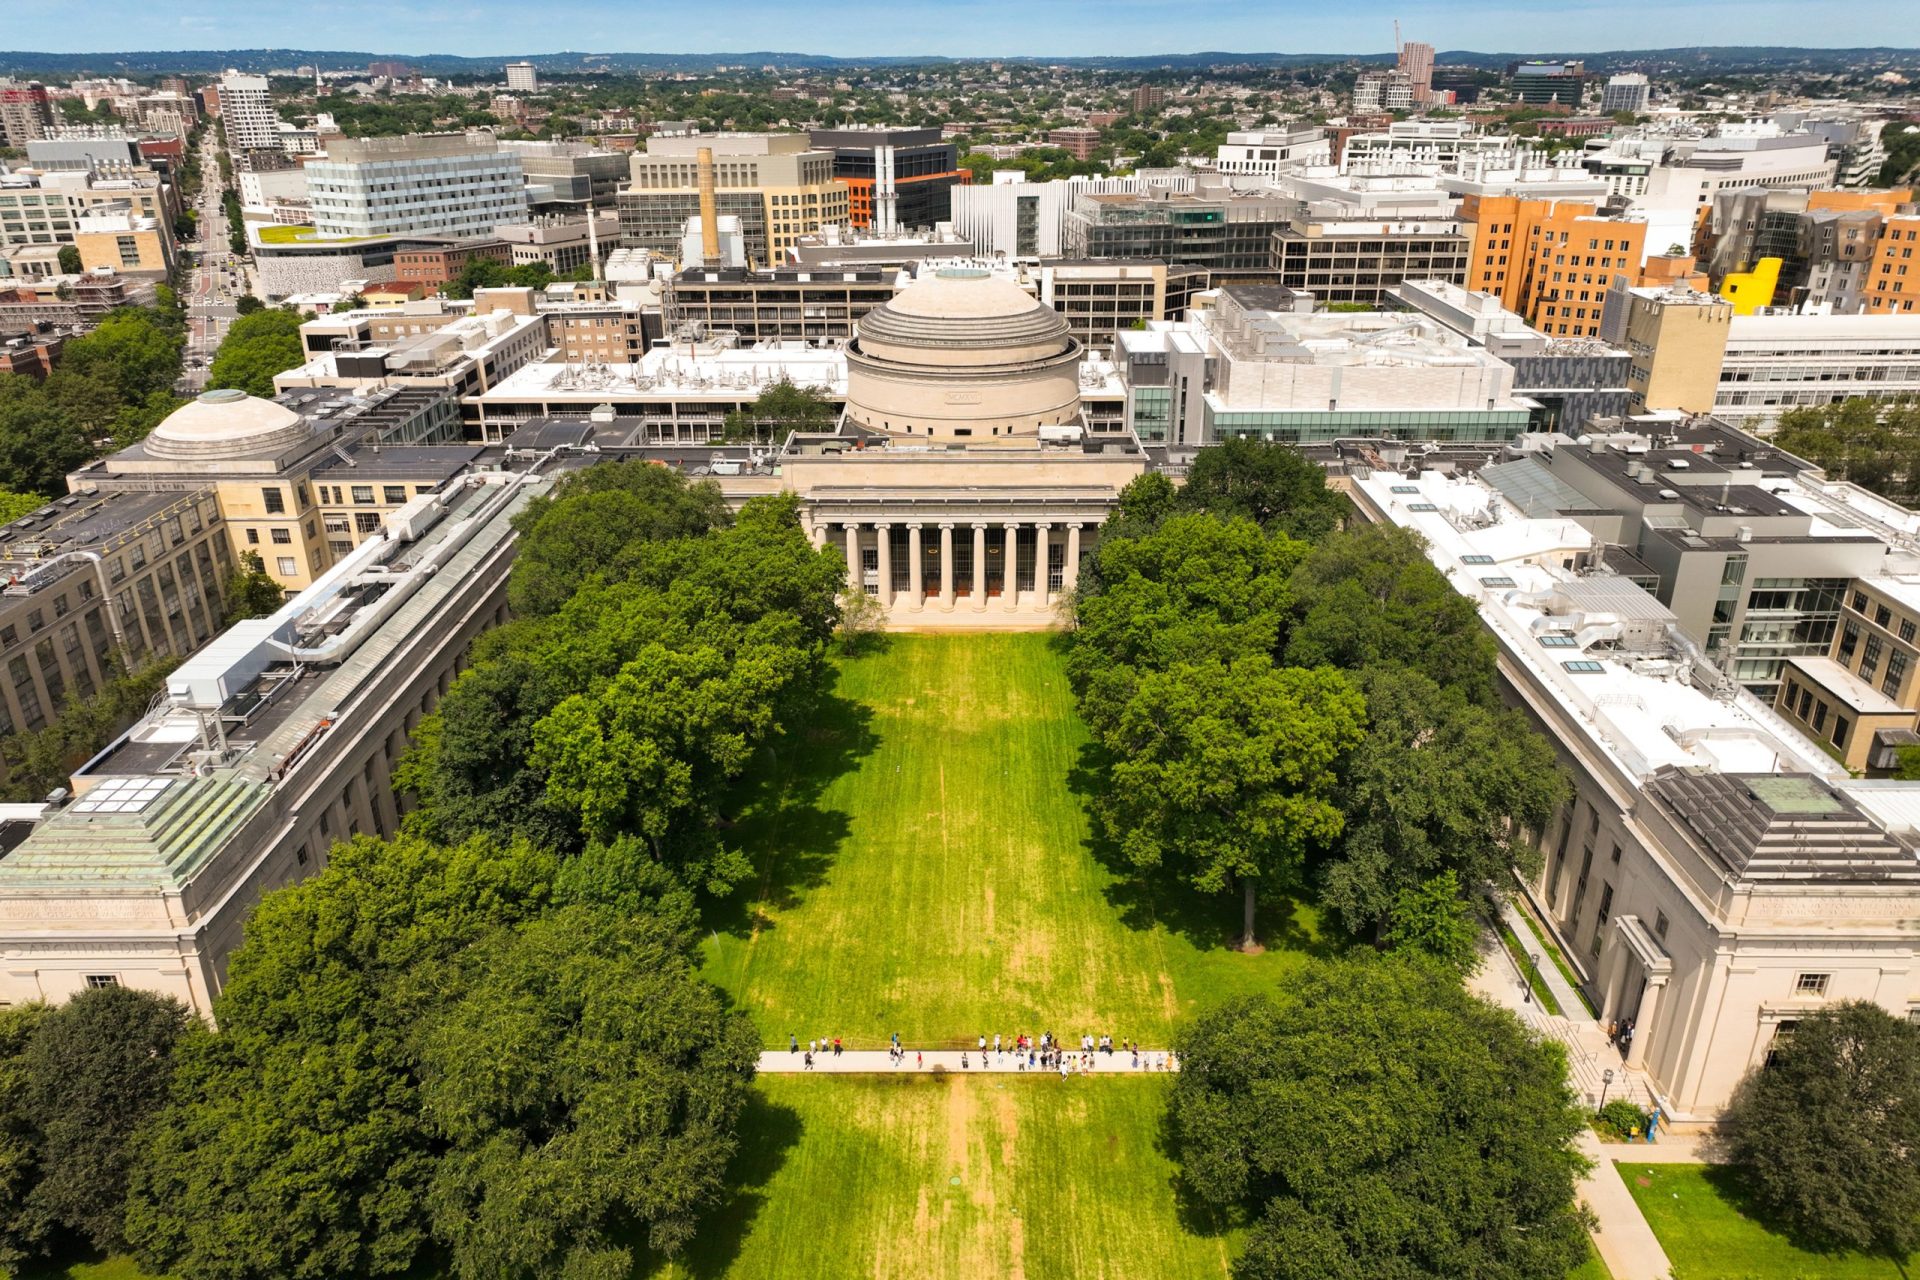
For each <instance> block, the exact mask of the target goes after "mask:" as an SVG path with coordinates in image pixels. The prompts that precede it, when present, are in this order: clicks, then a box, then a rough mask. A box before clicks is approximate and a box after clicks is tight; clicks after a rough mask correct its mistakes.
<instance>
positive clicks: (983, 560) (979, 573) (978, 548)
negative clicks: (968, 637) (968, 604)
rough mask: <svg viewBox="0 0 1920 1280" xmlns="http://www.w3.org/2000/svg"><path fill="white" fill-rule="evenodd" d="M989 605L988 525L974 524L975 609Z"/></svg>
mask: <svg viewBox="0 0 1920 1280" xmlns="http://www.w3.org/2000/svg"><path fill="white" fill-rule="evenodd" d="M986 607H987V526H985V525H984V524H976V525H975V526H973V611H974V612H975V613H979V612H980V611H981V610H982V609H984V608H986Z"/></svg>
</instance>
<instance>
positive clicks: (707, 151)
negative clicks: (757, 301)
mask: <svg viewBox="0 0 1920 1280" xmlns="http://www.w3.org/2000/svg"><path fill="white" fill-rule="evenodd" d="M695 155H696V158H697V160H698V162H699V165H700V253H701V255H702V256H703V257H704V258H705V259H706V261H705V262H703V263H702V264H701V265H702V266H708V267H717V266H719V265H720V202H719V200H717V199H715V197H714V194H713V148H712V147H701V148H700V150H699V151H698V152H696V153H695Z"/></svg>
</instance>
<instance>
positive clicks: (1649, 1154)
mask: <svg viewBox="0 0 1920 1280" xmlns="http://www.w3.org/2000/svg"><path fill="white" fill-rule="evenodd" d="M1600 1150H1602V1151H1604V1152H1605V1153H1606V1155H1607V1159H1609V1160H1617V1161H1619V1162H1620V1163H1621V1164H1721V1163H1724V1161H1725V1157H1723V1156H1722V1155H1721V1154H1720V1152H1719V1150H1718V1148H1717V1147H1715V1145H1714V1139H1713V1135H1711V1134H1704V1133H1662V1134H1661V1135H1660V1139H1659V1141H1657V1142H1651V1143H1648V1142H1603V1143H1601V1144H1600Z"/></svg>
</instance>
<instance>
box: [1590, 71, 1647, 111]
mask: <svg viewBox="0 0 1920 1280" xmlns="http://www.w3.org/2000/svg"><path fill="white" fill-rule="evenodd" d="M1651 92H1652V86H1651V85H1649V84H1648V83H1647V78H1646V77H1645V76H1643V75H1641V74H1639V73H1638V72H1634V71H1628V72H1623V73H1622V74H1620V75H1617V76H1609V77H1608V78H1607V87H1606V88H1605V89H1603V90H1601V92H1600V113H1601V114H1602V115H1609V116H1610V115H1612V114H1613V113H1614V112H1616V111H1631V112H1634V113H1635V114H1636V115H1637V114H1639V113H1640V112H1642V111H1645V110H1646V109H1647V101H1648V98H1649V97H1650V95H1651Z"/></svg>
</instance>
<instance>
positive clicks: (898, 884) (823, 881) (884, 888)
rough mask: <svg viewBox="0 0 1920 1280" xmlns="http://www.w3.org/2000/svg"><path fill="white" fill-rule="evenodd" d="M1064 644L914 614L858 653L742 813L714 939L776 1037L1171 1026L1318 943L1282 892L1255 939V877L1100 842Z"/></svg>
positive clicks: (746, 1001)
mask: <svg viewBox="0 0 1920 1280" xmlns="http://www.w3.org/2000/svg"><path fill="white" fill-rule="evenodd" d="M1057 644H1058V641H1057V640H1056V639H1055V638H1053V637H1050V636H1045V635H980V636H952V637H947V636H894V637H889V638H888V640H887V642H886V644H885V646H884V649H883V651H881V652H878V653H874V654H871V655H868V656H863V657H859V658H854V659H849V660H846V661H845V662H843V663H842V664H841V668H840V673H839V679H838V681H837V684H836V687H835V691H834V697H833V698H832V700H830V701H829V703H828V704H827V706H826V707H825V709H824V710H823V711H822V713H821V714H820V716H819V717H818V719H817V721H816V723H814V724H813V725H811V726H810V727H809V728H808V730H807V731H806V732H805V733H804V734H803V735H802V736H803V737H804V739H805V742H804V745H803V747H802V748H801V749H798V750H795V749H792V748H789V750H788V754H787V756H786V757H785V758H784V759H782V760H781V761H780V762H779V763H778V765H777V767H776V768H775V769H774V770H773V771H772V777H771V778H770V779H769V781H768V782H767V784H765V786H764V787H763V789H762V791H761V793H760V794H759V795H758V796H757V797H756V799H755V800H754V802H753V804H752V806H751V807H750V808H749V809H748V810H747V812H746V813H745V814H743V816H742V818H741V821H740V823H739V825H738V827H737V828H736V829H735V831H734V832H733V833H731V834H732V837H733V838H735V839H737V840H739V841H740V842H741V844H742V845H743V847H745V848H746V849H747V850H748V851H749V852H750V853H751V854H752V856H753V857H754V858H755V861H756V866H757V867H758V869H759V872H760V879H759V882H758V883H757V884H756V885H754V886H753V887H752V889H751V890H750V891H749V892H746V893H744V894H741V895H739V897H740V900H739V901H737V902H734V903H731V904H729V905H728V907H727V908H725V909H724V910H723V911H722V912H721V913H720V914H719V915H718V916H716V918H715V919H714V920H713V922H712V923H713V924H714V926H715V929H714V932H713V934H712V936H711V937H710V938H709V940H708V943H707V957H706V972H707V974H708V976H710V977H711V978H712V979H713V980H714V981H716V982H717V983H719V984H720V985H721V986H723V987H725V988H726V989H727V990H728V991H729V992H731V993H732V994H733V995H734V997H735V998H736V999H737V1000H738V1002H739V1003H740V1004H741V1006H742V1007H744V1008H746V1009H747V1010H749V1011H750V1012H751V1013H752V1014H753V1016H754V1018H755V1020H756V1021H757V1023H758V1025H759V1027H760V1032H761V1035H762V1036H763V1038H764V1039H765V1041H766V1042H767V1043H768V1044H769V1045H775V1044H777V1045H779V1046H782V1047H784V1046H785V1044H786V1042H787V1041H786V1038H787V1035H788V1033H789V1032H791V1033H792V1034H794V1035H797V1036H799V1037H800V1039H802V1040H806V1039H808V1038H809V1037H813V1036H827V1037H831V1036H841V1037H844V1038H845V1039H846V1040H847V1042H848V1043H849V1045H851V1046H857V1047H865V1048H875V1047H879V1046H881V1045H882V1044H884V1043H885V1041H886V1039H887V1036H888V1035H889V1034H890V1033H892V1032H894V1031H898V1032H899V1033H900V1034H901V1035H902V1037H903V1038H904V1039H905V1040H906V1042H907V1043H908V1044H909V1045H920V1046H933V1045H937V1044H942V1043H946V1044H954V1045H959V1044H971V1043H972V1042H973V1039H974V1037H976V1036H978V1035H980V1034H982V1033H984V1034H986V1035H987V1036H989V1037H991V1036H992V1035H993V1034H994V1033H995V1032H999V1033H1001V1034H1003V1035H1011V1034H1014V1033H1016V1032H1021V1031H1026V1032H1032V1033H1035V1034H1037V1033H1039V1032H1040V1031H1043V1030H1052V1031H1054V1032H1055V1033H1057V1034H1060V1035H1064V1036H1070V1037H1077V1036H1079V1035H1080V1034H1081V1033H1082V1032H1092V1033H1094V1034H1100V1033H1102V1032H1105V1033H1110V1034H1112V1035H1113V1036H1114V1037H1116V1038H1117V1039H1128V1038H1131V1039H1135V1040H1140V1041H1142V1042H1145V1043H1147V1044H1149V1045H1160V1044H1165V1043H1166V1042H1167V1039H1168V1037H1169V1036H1170V1034H1171V1032H1172V1030H1173V1028H1174V1026H1175V1025H1176V1024H1177V1023H1178V1022H1180V1021H1182V1020H1183V1019H1185V1018H1187V1017H1189V1016H1190V1015H1191V1014H1192V1013H1193V1012H1194V1011H1195V1010H1196V1009H1198V1008H1201V1007H1203V1006H1205V1005H1208V1004H1211V1003H1214V1002H1217V1001H1219V1000H1221V999H1222V998H1224V997H1226V996H1228V995H1231V994H1235V993H1239V992H1243V991H1251V990H1257V989H1262V988H1266V987H1269V986H1270V985H1271V984H1272V983H1273V981H1274V979H1275V978H1277V977H1278V976H1279V975H1280V974H1282V973H1283V972H1285V971H1286V970H1287V969H1288V968H1290V967H1292V966H1294V965H1297V964H1298V963H1300V958H1301V956H1302V955H1303V954H1304V953H1305V952H1307V951H1310V950H1312V949H1313V948H1314V947H1316V946H1317V945H1318V942H1317V938H1316V922H1315V920H1314V918H1313V915H1312V913H1311V911H1310V910H1309V909H1307V908H1304V907H1297V906H1290V905H1289V904H1288V903H1286V902H1275V903H1270V904H1265V905H1264V907H1263V912H1264V914H1263V923H1262V927H1261V930H1260V932H1261V937H1262V940H1263V942H1264V943H1265V944H1266V947H1267V951H1266V954H1264V955H1259V956H1247V955H1242V954H1240V953H1238V952H1236V951H1234V950H1232V949H1230V947H1229V945H1228V944H1229V942H1230V940H1231V939H1232V937H1233V935H1234V934H1235V933H1236V932H1237V929H1238V924H1239V920H1238V909H1239V903H1238V899H1237V898H1233V897H1228V896H1223V897H1220V898H1217V899H1205V898H1202V897H1200V896H1199V895H1197V894H1195V893H1193V892H1192V891H1190V890H1188V889H1185V888H1183V887H1181V886H1179V885H1176V884H1173V883H1170V882H1166V881H1164V880H1161V881H1149V880H1142V879H1140V878H1138V877H1137V876H1135V875H1134V874H1133V873H1132V872H1131V870H1130V869H1124V868H1122V869H1116V868H1114V867H1112V866H1110V865H1108V863H1107V862H1106V861H1104V860H1103V858H1102V856H1101V851H1100V850H1099V849H1097V848H1096V847H1095V846H1094V845H1093V844H1092V842H1091V840H1090V830H1089V824H1088V818H1087V813H1086V809H1085V801H1084V796H1083V795H1082V794H1081V792H1080V789H1079V788H1078V786H1077V785H1076V783H1075V782H1074V778H1075V776H1076V774H1077V772H1078V770H1079V768H1080V764H1081V752H1082V749H1083V748H1084V747H1085V745H1086V741H1087V739H1086V733H1085V730H1084V729H1083V728H1082V726H1081V724H1080V721H1079V719H1078V717H1077V716H1076V715H1075V713H1074V708H1073V697H1072V694H1071V692H1070V691H1069V690H1068V688H1067V684H1066V679H1065V677H1064V675H1063V673H1062V668H1061V659H1060V655H1059V651H1058V649H1057V647H1056V646H1057Z"/></svg>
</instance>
